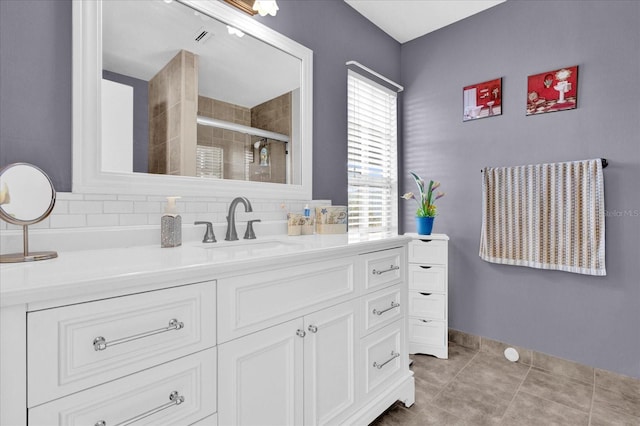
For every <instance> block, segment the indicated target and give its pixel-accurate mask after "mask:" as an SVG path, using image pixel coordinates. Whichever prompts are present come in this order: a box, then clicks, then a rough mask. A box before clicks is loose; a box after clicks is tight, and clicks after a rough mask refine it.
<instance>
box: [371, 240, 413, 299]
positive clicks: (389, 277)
mask: <svg viewBox="0 0 640 426" xmlns="http://www.w3.org/2000/svg"><path fill="white" fill-rule="evenodd" d="M362 258H363V259H364V271H365V280H364V282H365V290H367V291H370V290H377V289H379V288H383V287H387V286H390V285H393V284H396V283H399V282H402V281H404V276H405V261H404V259H405V258H404V250H403V249H402V248H396V249H390V250H383V251H378V252H374V253H367V254H365V255H362Z"/></svg>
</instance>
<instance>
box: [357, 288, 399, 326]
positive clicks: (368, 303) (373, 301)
mask: <svg viewBox="0 0 640 426" xmlns="http://www.w3.org/2000/svg"><path fill="white" fill-rule="evenodd" d="M403 304H404V302H403V300H402V291H401V288H400V285H399V284H397V285H394V286H393V287H390V288H386V289H384V290H379V291H376V292H375V293H371V294H368V295H366V296H364V297H363V298H362V305H363V309H364V334H369V333H370V332H372V331H374V330H377V329H379V328H381V327H384V326H385V325H387V324H391V323H392V322H393V321H395V320H397V319H399V318H401V317H402V315H403V314H404V312H405V309H406V307H405V306H403ZM364 334H363V335H364Z"/></svg>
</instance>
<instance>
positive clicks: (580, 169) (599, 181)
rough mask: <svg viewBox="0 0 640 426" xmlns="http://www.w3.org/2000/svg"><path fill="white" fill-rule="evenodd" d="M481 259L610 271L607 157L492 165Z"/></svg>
mask: <svg viewBox="0 0 640 426" xmlns="http://www.w3.org/2000/svg"><path fill="white" fill-rule="evenodd" d="M482 198H483V214H482V232H481V237H480V257H481V258H482V259H483V260H485V261H487V262H492V263H502V264H507V265H519V266H529V267H532V268H540V269H555V270H560V271H567V272H575V273H578V274H587V275H606V274H607V272H606V269H605V261H604V257H605V256H604V254H605V249H604V242H605V236H604V216H605V210H604V179H603V176H602V161H601V159H596V160H585V161H571V162H565V163H553V164H536V165H528V166H516V167H487V168H485V169H484V173H483V183H482Z"/></svg>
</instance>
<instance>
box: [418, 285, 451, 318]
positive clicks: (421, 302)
mask: <svg viewBox="0 0 640 426" xmlns="http://www.w3.org/2000/svg"><path fill="white" fill-rule="evenodd" d="M445 306H446V296H445V295H444V294H432V293H418V292H414V291H410V292H409V315H411V316H415V317H420V318H432V319H442V320H443V319H445V315H446V310H445Z"/></svg>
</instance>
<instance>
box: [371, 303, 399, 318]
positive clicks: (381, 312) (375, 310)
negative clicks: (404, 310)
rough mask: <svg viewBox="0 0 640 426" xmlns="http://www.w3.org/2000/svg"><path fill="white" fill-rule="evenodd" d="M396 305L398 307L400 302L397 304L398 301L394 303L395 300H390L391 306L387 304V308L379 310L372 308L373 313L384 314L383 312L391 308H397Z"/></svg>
mask: <svg viewBox="0 0 640 426" xmlns="http://www.w3.org/2000/svg"><path fill="white" fill-rule="evenodd" d="M398 307H400V304H399V303H396V302H394V301H391V306H389V307H388V308H387V309H383V310H381V311H379V310H377V309H374V310H373V315H382V314H384V313H385V312H387V311H390V310H392V309H394V308H398Z"/></svg>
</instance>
